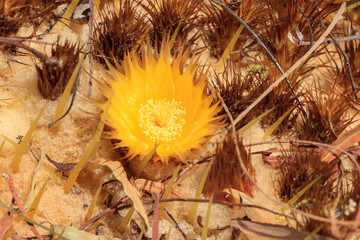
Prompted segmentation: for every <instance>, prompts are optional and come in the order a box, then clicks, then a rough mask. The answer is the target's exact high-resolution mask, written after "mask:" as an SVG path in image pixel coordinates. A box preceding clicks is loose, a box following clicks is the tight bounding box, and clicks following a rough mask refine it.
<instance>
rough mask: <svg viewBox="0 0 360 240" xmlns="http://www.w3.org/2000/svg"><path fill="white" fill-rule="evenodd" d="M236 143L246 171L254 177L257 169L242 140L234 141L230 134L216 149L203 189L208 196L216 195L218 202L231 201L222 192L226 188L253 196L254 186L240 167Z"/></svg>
mask: <svg viewBox="0 0 360 240" xmlns="http://www.w3.org/2000/svg"><path fill="white" fill-rule="evenodd" d="M235 141H238V145H239V150H240V155H241V159H242V161H243V163H244V165H245V167H246V169H247V170H248V171H249V173H250V174H251V175H252V176H253V177H254V175H255V169H254V167H253V166H252V163H251V158H250V153H249V152H247V151H246V149H245V147H244V145H243V143H242V139H240V138H238V139H234V138H233V136H232V134H231V133H229V134H228V135H227V136H226V138H225V140H224V141H223V142H222V143H219V144H218V145H217V147H216V153H215V157H214V158H215V159H214V162H213V164H212V166H211V169H210V172H209V174H208V176H207V179H206V182H205V186H204V189H203V193H204V194H205V195H206V196H210V195H212V194H214V199H216V200H229V199H227V194H226V193H224V192H222V191H223V190H224V189H225V188H233V189H236V190H239V191H241V192H244V193H246V194H248V195H250V196H252V193H253V184H252V183H251V181H250V179H249V178H248V177H247V176H246V175H245V173H244V171H243V169H242V168H241V166H240V163H239V159H238V157H237V155H236V145H235Z"/></svg>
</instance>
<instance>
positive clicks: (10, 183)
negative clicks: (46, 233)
mask: <svg viewBox="0 0 360 240" xmlns="http://www.w3.org/2000/svg"><path fill="white" fill-rule="evenodd" d="M2 176H3V177H4V179H5V181H6V182H7V184H8V185H9V188H10V191H11V193H12V195H13V198H14V199H15V201H16V204H17V205H18V208H19V209H20V211H21V213H22V214H23V216H24V217H26V218H29V217H28V215H27V213H26V211H25V209H24V207H23V205H22V203H21V200H20V198H19V196H18V195H17V193H16V190H15V186H14V182H13V181H12V179H11V177H10V175H9V174H7V173H3V174H2ZM27 223H28V225H29V227H30V229H31V231H32V232H33V233H34V234H35V235H36V237H37V238H38V239H40V240H43V238H42V236H41V235H40V233H39V232H38V231H37V230H36V228H35V226H34V224H32V223H30V222H27Z"/></svg>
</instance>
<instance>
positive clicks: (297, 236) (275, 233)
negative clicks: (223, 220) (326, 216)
mask: <svg viewBox="0 0 360 240" xmlns="http://www.w3.org/2000/svg"><path fill="white" fill-rule="evenodd" d="M231 225H232V227H234V228H239V229H240V230H241V231H242V232H243V233H244V234H245V235H246V236H247V237H249V238H250V239H257V240H259V239H292V240H303V239H305V238H306V237H308V236H311V239H316V240H330V238H327V237H323V236H319V235H315V234H311V233H309V232H302V231H299V230H296V229H293V228H290V227H286V226H282V225H275V224H266V223H259V222H252V221H243V220H241V219H237V220H232V221H231ZM310 234H311V235H310Z"/></svg>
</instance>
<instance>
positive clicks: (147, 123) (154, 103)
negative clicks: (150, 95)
mask: <svg viewBox="0 0 360 240" xmlns="http://www.w3.org/2000/svg"><path fill="white" fill-rule="evenodd" d="M185 113H186V111H185V108H184V107H183V106H181V102H177V101H175V100H171V101H168V100H166V99H161V100H153V99H148V100H147V101H146V104H145V105H143V104H141V105H140V110H139V114H140V119H139V126H140V127H141V128H142V129H143V133H144V134H145V135H146V136H148V137H150V139H151V140H152V141H154V142H155V143H159V142H171V141H173V140H174V139H175V138H176V137H177V136H181V134H182V131H183V126H184V124H185Z"/></svg>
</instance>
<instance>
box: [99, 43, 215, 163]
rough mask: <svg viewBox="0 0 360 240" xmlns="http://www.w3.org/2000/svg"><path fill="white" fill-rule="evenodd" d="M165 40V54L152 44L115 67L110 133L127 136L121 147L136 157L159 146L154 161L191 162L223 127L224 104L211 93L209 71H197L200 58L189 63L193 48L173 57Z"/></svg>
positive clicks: (121, 137)
mask: <svg viewBox="0 0 360 240" xmlns="http://www.w3.org/2000/svg"><path fill="white" fill-rule="evenodd" d="M163 42H164V43H163V44H162V47H161V50H160V53H158V50H157V49H156V50H152V48H151V47H150V45H147V46H146V47H144V48H143V49H142V50H143V51H142V54H141V56H139V55H137V54H135V53H131V54H127V55H126V56H125V57H124V62H123V64H122V66H120V65H117V67H116V69H115V68H113V67H111V66H109V68H110V73H111V74H109V75H108V78H109V79H108V80H109V84H110V88H109V89H108V91H105V95H106V97H107V98H108V99H109V101H110V102H109V105H108V110H107V119H106V123H107V124H108V125H109V126H110V127H111V128H112V129H113V130H112V131H111V132H110V133H109V134H110V137H111V138H114V139H118V140H121V141H120V142H119V143H118V146H117V147H124V146H126V147H128V148H129V155H131V156H138V155H139V156H140V157H141V156H145V155H146V154H148V153H149V152H150V151H151V150H152V149H154V147H155V146H156V145H158V147H157V149H156V155H157V156H158V158H153V160H154V161H158V160H159V159H160V160H161V161H162V162H165V163H168V161H169V159H170V158H172V159H174V158H175V159H177V160H179V161H186V160H185V156H187V154H188V153H189V152H190V151H191V150H192V149H196V148H199V147H200V146H201V145H202V144H203V143H204V142H205V141H206V140H207V139H208V137H209V136H211V135H214V134H215V133H214V130H215V129H217V128H219V126H221V122H220V118H221V117H218V116H216V114H217V113H219V111H220V110H221V108H220V106H219V104H218V103H214V99H213V95H207V94H206V72H205V71H203V72H201V73H200V74H199V73H197V72H198V71H197V69H198V65H197V64H196V61H194V60H195V59H194V58H191V59H190V62H189V63H188V65H187V67H185V63H186V61H187V60H188V58H189V51H180V52H179V53H177V55H176V56H175V57H172V56H171V54H170V49H171V46H170V45H171V44H170V41H169V40H164V41H163ZM145 49H146V50H145ZM103 109H104V107H103Z"/></svg>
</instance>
